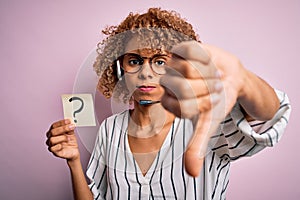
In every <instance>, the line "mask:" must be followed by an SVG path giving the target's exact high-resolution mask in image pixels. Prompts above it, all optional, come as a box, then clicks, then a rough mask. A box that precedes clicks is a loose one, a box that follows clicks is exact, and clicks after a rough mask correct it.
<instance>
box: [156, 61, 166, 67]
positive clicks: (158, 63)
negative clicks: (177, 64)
mask: <svg viewBox="0 0 300 200" xmlns="http://www.w3.org/2000/svg"><path fill="white" fill-rule="evenodd" d="M154 63H155V65H156V66H163V65H165V64H166V61H164V60H156V61H155V62H154Z"/></svg>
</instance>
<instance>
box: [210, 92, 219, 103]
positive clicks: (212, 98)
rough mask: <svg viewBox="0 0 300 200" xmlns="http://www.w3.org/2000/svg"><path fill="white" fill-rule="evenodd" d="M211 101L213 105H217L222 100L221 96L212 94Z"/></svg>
mask: <svg viewBox="0 0 300 200" xmlns="http://www.w3.org/2000/svg"><path fill="white" fill-rule="evenodd" d="M210 99H211V103H212V104H215V103H217V102H218V101H219V100H220V96H219V95H218V94H212V95H211V96H210Z"/></svg>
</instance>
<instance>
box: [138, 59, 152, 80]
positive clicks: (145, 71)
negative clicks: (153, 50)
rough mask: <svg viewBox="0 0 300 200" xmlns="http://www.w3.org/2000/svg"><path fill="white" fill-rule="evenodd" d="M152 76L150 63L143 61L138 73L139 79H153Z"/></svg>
mask: <svg viewBox="0 0 300 200" xmlns="http://www.w3.org/2000/svg"><path fill="white" fill-rule="evenodd" d="M153 76H154V74H153V71H152V69H151V65H150V62H149V61H148V60H147V61H146V60H145V61H144V63H143V65H142V67H141V70H140V71H139V78H141V79H147V78H153Z"/></svg>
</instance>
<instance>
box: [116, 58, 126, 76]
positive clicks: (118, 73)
mask: <svg viewBox="0 0 300 200" xmlns="http://www.w3.org/2000/svg"><path fill="white" fill-rule="evenodd" d="M123 74H124V72H123V70H122V69H121V65H120V61H119V60H117V77H118V79H119V80H120V81H121V80H122V76H123Z"/></svg>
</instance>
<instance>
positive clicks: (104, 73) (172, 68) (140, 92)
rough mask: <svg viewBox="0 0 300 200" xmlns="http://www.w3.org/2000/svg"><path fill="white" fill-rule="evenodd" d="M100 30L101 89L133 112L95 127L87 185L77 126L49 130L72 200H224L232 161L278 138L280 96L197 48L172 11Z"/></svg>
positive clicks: (231, 59) (213, 51) (216, 54)
mask: <svg viewBox="0 0 300 200" xmlns="http://www.w3.org/2000/svg"><path fill="white" fill-rule="evenodd" d="M104 33H106V34H107V35H108V37H107V39H105V40H104V41H103V42H101V43H99V48H98V52H99V55H98V57H97V60H96V62H95V64H94V69H95V71H96V72H97V74H98V75H99V76H100V79H99V84H98V89H99V90H100V91H101V92H102V93H103V94H104V95H105V96H106V97H107V98H110V97H112V96H114V97H115V98H117V99H121V100H123V101H124V102H129V103H130V104H133V107H134V108H133V109H132V110H126V111H124V112H122V113H119V114H115V115H113V116H111V117H109V118H107V119H106V120H104V121H103V123H102V125H101V126H100V129H99V133H98V136H97V140H96V142H95V147H94V151H93V153H92V155H91V159H90V162H89V164H88V169H87V177H88V178H89V181H90V183H89V184H88V183H87V182H86V179H85V175H84V173H83V170H82V166H81V163H80V153H79V151H78V146H77V142H76V137H75V134H74V129H75V126H74V125H73V124H71V123H70V121H69V120H61V121H58V122H55V123H53V124H52V125H51V128H50V130H49V131H48V132H47V137H48V140H47V145H48V146H49V150H50V151H51V152H52V153H53V154H54V155H56V156H58V157H61V158H64V159H66V160H67V163H68V166H69V168H70V171H71V176H72V184H73V191H74V197H75V199H125V198H126V199H225V195H226V189H227V185H228V180H229V177H228V172H229V168H230V162H231V161H233V160H237V159H239V158H241V157H243V156H250V155H253V154H254V153H256V152H258V151H260V150H262V149H263V148H264V147H266V146H273V145H274V144H275V143H277V142H278V140H279V139H280V137H281V135H282V133H283V131H284V128H285V127H286V124H287V120H288V117H289V114H290V105H289V102H288V98H287V96H286V95H285V94H284V93H282V92H279V91H275V90H274V89H273V88H272V87H271V86H269V85H268V84H267V83H266V82H264V81H263V80H262V79H260V78H259V77H257V76H256V75H254V74H253V73H251V72H249V71H248V70H246V69H245V68H244V67H243V66H242V64H241V63H240V62H239V60H238V59H237V58H236V57H235V56H233V55H231V54H229V53H227V52H225V51H223V50H221V49H218V48H216V47H213V46H210V45H206V44H202V43H201V42H200V41H199V39H198V37H197V35H196V34H195V32H194V30H193V28H192V26H191V25H190V24H189V23H187V22H186V21H185V20H184V19H182V18H181V17H180V16H179V15H178V14H177V13H175V12H168V11H165V10H161V9H159V8H151V9H149V10H148V11H147V12H146V13H144V14H132V13H131V14H129V15H128V17H127V18H126V19H125V20H124V21H123V22H122V23H121V24H120V25H118V26H116V27H110V28H107V29H106V30H105V31H104ZM253 88H255V90H254V89H253Z"/></svg>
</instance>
